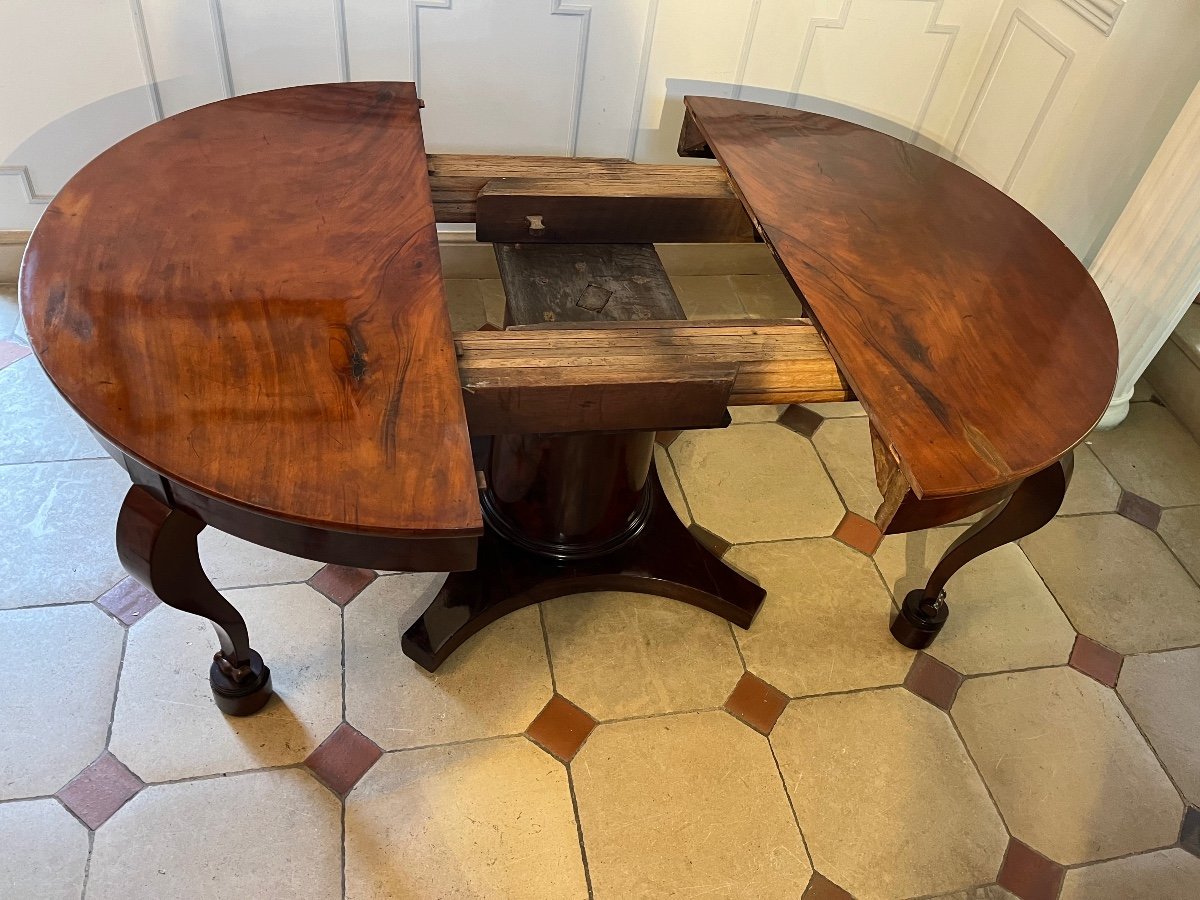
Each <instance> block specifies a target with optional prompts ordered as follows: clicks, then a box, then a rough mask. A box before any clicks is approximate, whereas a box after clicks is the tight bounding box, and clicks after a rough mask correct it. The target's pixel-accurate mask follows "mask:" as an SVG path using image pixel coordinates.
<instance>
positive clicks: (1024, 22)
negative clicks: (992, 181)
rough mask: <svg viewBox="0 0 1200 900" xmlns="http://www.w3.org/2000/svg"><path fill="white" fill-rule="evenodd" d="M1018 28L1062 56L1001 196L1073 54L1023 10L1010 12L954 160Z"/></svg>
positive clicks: (1017, 170)
mask: <svg viewBox="0 0 1200 900" xmlns="http://www.w3.org/2000/svg"><path fill="white" fill-rule="evenodd" d="M1018 26H1024V27H1025V28H1026V29H1028V30H1029V31H1030V32H1032V33H1033V34H1034V35H1035V36H1036V37H1038V38H1040V39H1041V40H1042V41H1044V42H1045V43H1046V45H1047V46H1049V47H1050V48H1051V49H1052V50H1054V51H1055V52H1057V53H1058V54H1059V56H1061V57H1062V61H1061V62H1060V63H1059V66H1058V74H1057V75H1056V76H1055V78H1054V82H1053V83H1052V84H1051V85H1050V89H1049V90H1048V91H1046V96H1045V98H1044V99H1043V100H1042V105H1041V108H1040V109H1039V110H1038V114H1037V117H1036V118H1035V119H1034V120H1033V124H1032V125H1031V126H1030V128H1029V133H1028V134H1027V135H1026V136H1025V140H1024V142H1023V143H1022V144H1021V149H1020V150H1019V151H1018V152H1017V157H1016V159H1014V160H1013V164H1012V166H1011V167H1010V169H1009V172H1008V175H1007V176H1006V177H1005V179H1004V184H1003V185H1002V190H1003V191H1004V192H1005V193H1008V192H1009V190H1010V189H1011V188H1012V185H1013V182H1014V181H1016V178H1017V175H1018V174H1020V171H1021V167H1022V166H1023V165H1025V159H1026V157H1028V155H1029V151H1030V149H1031V148H1032V147H1033V142H1034V141H1035V140H1037V136H1038V133H1039V132H1041V130H1042V125H1044V124H1045V122H1046V116H1047V115H1049V113H1050V107H1051V106H1053V104H1054V100H1055V98H1056V97H1057V96H1058V92H1059V90H1060V89H1061V88H1062V84H1063V81H1064V80H1065V79H1066V77H1067V70H1068V69H1070V68H1071V63H1072V62H1073V61H1074V59H1075V51H1074V50H1072V49H1071V48H1070V47H1068V46H1067V45H1066V44H1065V43H1063V42H1062V41H1061V40H1059V39H1058V38H1057V37H1055V36H1054V35H1053V34H1051V32H1050V31H1049V30H1048V29H1047V28H1046V26H1045V25H1043V24H1042V23H1041V22H1038V21H1037V20H1036V19H1034V18H1033V17H1032V16H1030V15H1028V14H1027V13H1026V12H1025V11H1024V10H1020V9H1016V10H1013V14H1012V18H1011V19H1009V20H1008V27H1007V28H1006V29H1005V31H1004V37H1003V38H1002V39H1001V40H1000V46H999V48H998V49H997V50H996V55H995V56H994V57H992V62H991V65H990V66H989V67H988V73H987V76H986V77H985V78H984V81H983V87H981V88H980V90H979V93H977V94H976V95H975V102H974V103H973V104H972V105H971V112H970V114H969V115H968V116H967V121H966V124H965V125H964V126H963V130H962V132H961V133H960V134H959V136H958V140H957V141H956V142H955V144H954V157H955V159H958V160H961V159H962V148H963V145H964V144H965V143H966V142H967V139H968V138H969V137H970V135H971V131H972V130H973V129H974V128H975V122H976V121H977V120H978V118H979V110H980V109H981V108H982V107H983V104H984V101H985V100H986V99H987V95H988V91H990V90H991V89H992V85H993V84H994V82H995V80H996V75H997V74H998V73H999V71H1000V66H1001V65H1002V64H1003V62H1004V56H1005V54H1006V53H1008V49H1009V47H1011V46H1012V40H1013V36H1014V35H1016V33H1017V28H1018Z"/></svg>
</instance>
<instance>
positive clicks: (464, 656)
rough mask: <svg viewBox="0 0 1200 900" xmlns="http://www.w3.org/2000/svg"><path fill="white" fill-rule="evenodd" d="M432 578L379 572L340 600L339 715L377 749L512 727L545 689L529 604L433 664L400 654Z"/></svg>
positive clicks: (531, 711) (541, 642)
mask: <svg viewBox="0 0 1200 900" xmlns="http://www.w3.org/2000/svg"><path fill="white" fill-rule="evenodd" d="M441 582H442V576H437V575H428V574H422V575H388V576H384V577H382V578H379V579H376V580H375V581H374V582H373V583H372V584H371V585H370V586H369V587H368V588H367V589H366V590H364V591H363V592H362V593H361V594H359V595H358V596H357V597H356V598H355V599H354V602H353V603H351V604H350V605H349V606H347V607H346V611H345V615H346V719H347V721H348V722H349V723H350V724H351V725H353V726H354V727H355V728H357V729H358V730H359V731H361V732H362V733H363V734H365V735H366V736H367V737H369V738H370V739H371V740H373V741H374V742H375V743H376V744H378V745H379V746H380V747H382V748H383V749H385V750H401V749H405V748H409V747H423V746H427V745H429V744H443V743H448V742H450V741H465V740H472V739H475V738H484V737H496V736H499V735H513V734H520V733H521V732H523V731H524V730H525V728H526V726H528V725H529V723H530V722H532V721H533V719H534V717H535V716H536V715H537V714H538V713H539V712H541V710H542V707H544V706H545V705H546V703H547V701H549V699H550V697H551V695H552V694H553V688H552V686H551V682H550V667H549V664H548V663H547V660H546V643H545V638H544V637H543V635H542V624H541V619H540V617H539V615H538V609H537V607H535V606H528V607H526V608H525V609H521V610H517V611H516V612H515V613H511V614H509V615H507V616H505V617H504V618H502V619H500V620H499V621H497V622H493V623H492V624H491V625H489V626H488V627H487V628H485V629H483V631H482V632H480V633H479V634H477V635H475V636H474V637H472V638H471V639H470V640H468V641H467V642H466V643H465V644H463V645H462V646H461V647H459V648H458V650H456V651H455V652H454V654H453V655H452V656H451V657H450V658H449V659H448V660H446V662H445V663H443V664H442V666H441V668H439V669H438V670H437V672H434V673H430V672H426V671H425V670H424V669H422V668H421V667H420V666H418V665H417V664H416V663H415V662H413V661H412V660H411V659H409V658H408V657H406V656H405V655H404V654H403V653H401V651H400V635H401V634H402V633H403V632H404V630H405V629H406V628H407V627H408V626H409V625H410V624H411V623H412V622H413V621H414V620H415V619H416V618H417V617H418V616H419V615H420V614H421V612H422V611H423V610H424V609H425V607H426V606H428V605H429V601H430V600H431V599H433V596H434V595H435V594H436V593H437V590H438V587H439V586H440V584H441ZM330 605H332V604H330Z"/></svg>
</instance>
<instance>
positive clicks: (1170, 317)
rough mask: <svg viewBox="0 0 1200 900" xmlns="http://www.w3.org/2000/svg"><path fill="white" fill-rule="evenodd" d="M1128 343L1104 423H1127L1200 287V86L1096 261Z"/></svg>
mask: <svg viewBox="0 0 1200 900" xmlns="http://www.w3.org/2000/svg"><path fill="white" fill-rule="evenodd" d="M1091 272H1092V277H1093V278H1095V279H1096V284H1098V285H1099V286H1100V290H1101V291H1102V292H1103V294H1104V298H1105V299H1106V300H1107V301H1108V305H1109V308H1110V309H1111V310H1112V316H1113V321H1114V322H1116V325H1117V338H1118V340H1119V342H1120V347H1121V363H1120V372H1119V374H1118V375H1117V387H1116V391H1115V392H1114V393H1113V398H1112V401H1111V403H1109V407H1108V411H1107V412H1106V413H1105V414H1104V417H1103V418H1102V419H1101V420H1100V426H1099V427H1100V428H1113V427H1115V426H1116V425H1119V424H1120V423H1121V422H1122V421H1123V420H1124V418H1125V415H1126V413H1128V411H1129V401H1130V398H1132V397H1133V386H1134V384H1135V383H1136V382H1137V380H1138V378H1140V377H1141V375H1142V373H1143V372H1144V371H1146V367H1147V366H1149V365H1150V361H1151V360H1152V359H1154V356H1155V354H1156V353H1158V351H1159V349H1160V348H1161V347H1162V345H1163V344H1164V343H1165V342H1166V340H1167V338H1169V337H1170V336H1171V332H1172V331H1173V330H1174V329H1175V326H1176V325H1177V324H1179V320H1180V319H1181V318H1183V314H1184V313H1185V312H1186V311H1187V308H1188V306H1189V305H1190V304H1191V303H1192V301H1193V300H1195V299H1196V295H1197V293H1200V86H1197V88H1196V89H1195V90H1194V91H1192V95H1191V97H1190V98H1189V99H1188V101H1187V103H1185V104H1184V107H1183V109H1182V110H1181V111H1180V113H1179V117H1178V118H1177V119H1176V120H1175V124H1174V125H1173V126H1171V130H1170V131H1169V132H1168V133H1167V137H1166V139H1165V140H1164V141H1163V143H1162V146H1161V147H1159V150H1158V153H1157V154H1155V156H1154V159H1153V160H1151V162H1150V166H1149V168H1148V169H1146V174H1145V175H1143V176H1142V180H1141V181H1140V182H1139V183H1138V186H1137V189H1136V190H1135V191H1134V192H1133V196H1132V197H1130V198H1129V203H1128V204H1127V205H1126V207H1125V210H1124V211H1123V212H1122V213H1121V216H1120V218H1119V219H1117V223H1116V225H1114V226H1113V230H1112V232H1111V233H1110V234H1109V236H1108V239H1107V240H1105V242H1104V246H1102V247H1101V248H1100V252H1099V253H1098V254H1097V255H1096V259H1095V261H1094V262H1093V263H1092V266H1091Z"/></svg>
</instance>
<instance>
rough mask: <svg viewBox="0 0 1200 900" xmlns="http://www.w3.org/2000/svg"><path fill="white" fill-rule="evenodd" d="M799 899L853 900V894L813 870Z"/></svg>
mask: <svg viewBox="0 0 1200 900" xmlns="http://www.w3.org/2000/svg"><path fill="white" fill-rule="evenodd" d="M801 900H854V895H853V894H851V893H850V892H849V891H846V890H843V889H842V888H840V887H838V886H837V885H836V884H834V883H833V882H832V881H830V880H829V879H828V878H826V877H825V876H824V875H822V874H821V873H820V872H813V874H812V879H811V880H810V881H809V882H808V887H806V888H805V889H804V896H803V897H802V898H801Z"/></svg>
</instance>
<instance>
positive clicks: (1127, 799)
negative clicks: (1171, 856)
mask: <svg viewBox="0 0 1200 900" xmlns="http://www.w3.org/2000/svg"><path fill="white" fill-rule="evenodd" d="M951 715H953V717H954V721H955V722H956V723H957V724H958V727H959V729H960V730H961V732H962V735H963V739H964V740H965V741H966V742H967V746H968V747H969V748H970V750H971V754H972V755H973V756H974V758H975V761H976V762H978V763H979V769H980V771H981V772H982V773H983V777H984V780H985V781H986V782H987V785H988V787H989V788H990V789H991V791H992V795H993V796H994V797H995V798H996V802H997V803H998V804H999V805H1000V810H1001V812H1003V813H1004V818H1005V821H1006V822H1007V823H1008V826H1009V828H1010V829H1011V830H1012V834H1013V836H1014V837H1015V838H1017V839H1018V840H1020V841H1022V842H1023V843H1025V844H1028V845H1029V846H1030V847H1032V848H1033V849H1035V850H1037V851H1038V852H1040V853H1042V854H1043V855H1045V856H1047V857H1049V858H1050V859H1052V860H1054V861H1055V862H1058V863H1061V864H1063V865H1074V864H1076V863H1082V862H1088V861H1091V860H1098V859H1105V858H1109V857H1114V856H1120V855H1122V854H1126V853H1136V852H1139V851H1143V850H1152V849H1155V848H1158V847H1162V846H1165V845H1167V844H1172V843H1174V842H1175V840H1176V838H1177V837H1178V835H1179V822H1180V820H1181V819H1182V816H1183V802H1182V801H1181V800H1180V799H1179V795H1178V794H1177V793H1176V791H1175V788H1174V787H1172V785H1171V782H1170V781H1169V780H1168V779H1167V776H1166V774H1165V773H1164V772H1163V770H1162V766H1160V765H1159V763H1158V760H1157V759H1155V758H1154V754H1153V753H1152V752H1151V751H1150V748H1149V747H1148V746H1147V745H1146V742H1145V740H1144V739H1143V738H1142V736H1141V734H1139V733H1138V730H1137V727H1136V726H1135V725H1134V724H1133V721H1132V720H1131V719H1130V718H1129V714H1128V713H1126V712H1125V708H1124V707H1123V706H1122V705H1121V701H1120V700H1119V699H1118V698H1117V695H1116V694H1115V693H1114V692H1113V691H1111V690H1109V689H1108V688H1105V687H1103V686H1102V685H1100V684H1097V683H1096V682H1095V681H1092V680H1091V679H1090V678H1088V677H1087V676H1086V675H1082V674H1080V673H1079V672H1076V671H1075V670H1074V669H1068V668H1056V669H1037V670H1033V671H1028V672H1012V673H1008V674H1004V675H990V676H986V677H983V678H976V679H972V680H970V681H968V682H967V683H966V684H964V685H963V686H962V688H961V689H960V690H959V692H958V699H957V700H956V701H955V704H954V709H953V710H952V711H951Z"/></svg>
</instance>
